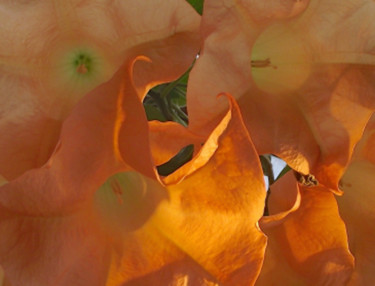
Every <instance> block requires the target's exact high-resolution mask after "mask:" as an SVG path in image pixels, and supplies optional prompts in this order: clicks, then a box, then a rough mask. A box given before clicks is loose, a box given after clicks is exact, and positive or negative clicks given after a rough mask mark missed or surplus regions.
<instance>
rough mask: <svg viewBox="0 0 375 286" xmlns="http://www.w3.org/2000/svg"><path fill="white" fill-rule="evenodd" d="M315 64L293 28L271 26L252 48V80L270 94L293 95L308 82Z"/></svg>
mask: <svg viewBox="0 0 375 286" xmlns="http://www.w3.org/2000/svg"><path fill="white" fill-rule="evenodd" d="M311 62H312V61H311V55H310V53H309V50H308V47H307V46H306V44H305V43H304V41H303V40H302V39H301V37H299V36H298V35H297V34H295V33H294V31H293V29H291V28H289V27H288V26H283V25H275V26H271V27H270V28H268V29H266V30H265V31H264V32H263V33H262V34H261V35H260V36H259V37H258V39H257V40H256V42H255V44H254V46H253V48H252V53H251V71H252V77H253V80H254V82H255V84H256V85H257V87H258V88H259V89H260V90H263V91H265V92H267V93H271V94H287V93H291V92H294V91H296V90H298V89H299V88H300V87H301V86H302V85H303V84H304V83H305V82H306V80H307V79H308V77H309V75H310V73H311Z"/></svg>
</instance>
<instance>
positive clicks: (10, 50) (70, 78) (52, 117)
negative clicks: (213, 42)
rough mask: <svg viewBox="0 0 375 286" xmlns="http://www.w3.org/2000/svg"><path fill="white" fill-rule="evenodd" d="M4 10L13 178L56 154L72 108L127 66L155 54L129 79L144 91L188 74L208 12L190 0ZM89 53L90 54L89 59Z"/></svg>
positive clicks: (4, 88)
mask: <svg viewBox="0 0 375 286" xmlns="http://www.w3.org/2000/svg"><path fill="white" fill-rule="evenodd" d="M160 15H163V16H162V17H161V16H160ZM0 18H1V22H2V25H1V26H0V94H1V97H0V114H1V120H0V131H1V133H2V134H3V136H2V140H1V142H0V174H2V176H4V177H5V178H6V179H8V180H13V179H15V178H17V177H19V176H20V175H22V174H23V173H24V172H26V171H27V170H30V169H32V168H39V167H41V166H43V165H44V164H45V163H46V162H47V161H48V159H49V157H50V155H51V153H52V152H53V150H54V148H55V147H56V143H57V141H58V138H59V134H60V128H61V125H62V122H63V121H64V120H65V119H66V117H67V116H68V114H69V113H70V112H71V110H72V108H73V107H74V106H75V105H76V104H77V102H78V101H79V100H80V99H81V98H82V97H84V96H85V95H86V94H87V93H88V92H89V91H91V90H93V89H94V88H96V87H97V86H99V85H100V84H102V83H103V82H106V81H108V80H109V79H110V78H112V76H113V75H114V74H115V72H116V71H117V70H118V69H119V68H120V67H121V66H123V65H124V64H125V65H128V66H129V67H130V66H132V65H133V64H134V61H135V59H137V58H142V57H144V58H147V59H148V61H146V62H142V61H138V62H137V64H136V68H135V71H134V73H133V72H132V74H131V77H132V79H133V80H134V81H133V82H129V83H128V84H130V85H134V86H136V88H137V89H138V91H139V92H140V93H139V97H140V98H142V97H143V96H144V92H145V90H146V87H150V86H153V85H155V84H157V83H162V82H165V81H169V80H172V79H175V78H177V77H178V76H180V75H181V74H182V73H183V71H184V70H186V69H187V68H188V67H189V65H191V63H192V61H193V60H194V58H195V55H196V53H197V51H198V49H199V37H198V35H197V33H196V32H197V28H198V26H199V21H200V17H199V16H198V15H197V14H196V13H195V12H194V10H193V8H192V7H190V5H189V4H188V3H186V2H185V1H184V0H178V1H175V0H170V1H164V0H163V1H151V0H148V1H142V2H139V1H138V2H134V3H128V1H125V2H123V1H120V2H113V1H109V0H105V1H101V0H100V1H99V0H95V1H77V0H69V1H44V0H43V1H32V2H30V1H29V2H27V3H26V2H25V1H6V2H4V1H2V2H1V3H0ZM41 19H43V20H42V21H41ZM81 54H83V55H84V56H87V58H88V60H89V61H90V62H89V63H87V62H86V61H85V59H84V60H82V61H83V63H84V64H83V66H82V62H81V64H80V65H79V64H77V63H76V60H78V57H79V56H80V55H81ZM79 61H81V60H79ZM172 65H173V66H172ZM127 76H128V75H127Z"/></svg>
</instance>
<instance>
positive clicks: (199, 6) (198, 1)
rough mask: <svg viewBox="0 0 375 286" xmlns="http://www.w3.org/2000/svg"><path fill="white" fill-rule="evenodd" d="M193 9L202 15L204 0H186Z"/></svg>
mask: <svg viewBox="0 0 375 286" xmlns="http://www.w3.org/2000/svg"><path fill="white" fill-rule="evenodd" d="M187 1H188V2H189V3H190V5H191V6H193V7H194V9H195V10H196V11H197V12H198V13H199V14H201V15H202V12H203V2H204V0H187Z"/></svg>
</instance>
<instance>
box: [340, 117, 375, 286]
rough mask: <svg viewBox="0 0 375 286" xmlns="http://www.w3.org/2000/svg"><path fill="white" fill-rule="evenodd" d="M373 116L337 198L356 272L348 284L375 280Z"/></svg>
mask: <svg viewBox="0 0 375 286" xmlns="http://www.w3.org/2000/svg"><path fill="white" fill-rule="evenodd" d="M374 123H375V116H373V117H372V120H371V121H370V123H369V125H368V126H367V128H366V130H365V133H364V136H363V138H362V140H361V141H360V143H359V144H358V146H357V148H356V150H355V155H354V156H353V160H352V162H351V164H350V165H349V167H348V169H347V170H346V172H345V174H344V176H343V177H342V179H341V181H340V183H341V186H342V189H343V190H344V194H343V195H342V196H341V197H338V198H337V201H338V205H339V208H340V214H341V216H342V218H343V220H344V222H345V224H346V227H347V230H348V238H349V245H350V250H351V251H352V253H353V255H354V257H355V273H354V275H353V278H352V281H351V284H349V285H371V284H373V283H375V276H374V271H375V260H374V257H375V248H374V245H375V239H374V238H375V231H374V228H373V224H374V222H375V211H374V205H375V180H374V176H375V153H374V145H375V136H374V134H375V125H374Z"/></svg>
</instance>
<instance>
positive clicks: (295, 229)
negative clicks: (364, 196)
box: [256, 172, 354, 285]
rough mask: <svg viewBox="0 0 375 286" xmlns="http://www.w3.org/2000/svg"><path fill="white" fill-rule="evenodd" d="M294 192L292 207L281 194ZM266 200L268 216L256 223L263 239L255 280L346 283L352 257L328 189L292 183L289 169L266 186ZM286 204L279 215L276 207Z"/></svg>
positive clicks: (305, 283)
mask: <svg viewBox="0 0 375 286" xmlns="http://www.w3.org/2000/svg"><path fill="white" fill-rule="evenodd" d="M295 192H298V193H299V195H300V196H301V201H300V206H299V208H298V209H295V208H294V207H293V201H294V199H293V198H290V199H286V197H285V196H283V195H285V194H288V193H295ZM280 193H281V194H280ZM268 206H269V210H270V214H271V216H270V217H265V218H263V219H262V221H261V223H260V226H261V228H262V230H263V231H264V232H265V234H266V235H267V237H268V241H269V243H268V246H267V250H266V255H265V261H264V266H263V268H262V272H261V275H260V277H259V280H258V281H257V284H256V285H346V283H347V282H348V281H349V279H350V277H351V275H352V271H353V267H354V266H353V264H354V263H353V257H352V255H351V253H350V251H349V248H348V242H347V233H346V228H345V225H344V223H343V221H342V220H341V218H340V216H339V212H338V207H337V203H336V200H335V197H334V195H333V194H332V193H331V192H327V191H326V190H325V189H323V188H322V187H303V186H300V185H297V182H296V180H295V178H294V176H293V174H292V173H291V172H290V173H288V174H287V175H285V176H284V177H283V178H281V179H280V180H279V181H278V182H276V184H275V185H274V186H273V187H272V189H271V196H270V198H269V205H268ZM290 206H292V208H290ZM288 209H289V213H288V214H287V216H285V217H284V218H282V220H280V218H279V216H278V215H277V213H279V212H280V211H281V210H284V211H285V210H288ZM274 214H275V215H274Z"/></svg>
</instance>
